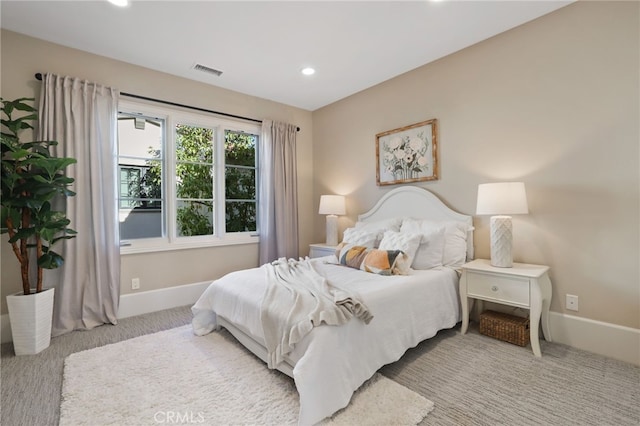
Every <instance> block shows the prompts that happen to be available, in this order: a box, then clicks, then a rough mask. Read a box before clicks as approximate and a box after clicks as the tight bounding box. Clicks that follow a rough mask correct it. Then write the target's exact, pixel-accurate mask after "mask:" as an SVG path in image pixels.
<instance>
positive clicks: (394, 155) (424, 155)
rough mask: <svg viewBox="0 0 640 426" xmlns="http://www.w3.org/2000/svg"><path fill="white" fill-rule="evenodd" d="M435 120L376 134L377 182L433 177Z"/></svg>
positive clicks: (434, 176) (434, 168)
mask: <svg viewBox="0 0 640 426" xmlns="http://www.w3.org/2000/svg"><path fill="white" fill-rule="evenodd" d="M435 126H436V121H435V119H434V120H429V121H425V122H422V123H418V124H414V125H411V126H407V127H404V128H401V129H396V130H390V131H388V132H384V133H381V134H379V135H377V140H376V142H377V152H376V154H377V157H378V165H377V166H378V167H377V169H378V170H377V177H378V182H377V183H378V185H390V184H395V183H404V182H417V181H423V180H433V179H437V167H436V155H435V154H436V128H435Z"/></svg>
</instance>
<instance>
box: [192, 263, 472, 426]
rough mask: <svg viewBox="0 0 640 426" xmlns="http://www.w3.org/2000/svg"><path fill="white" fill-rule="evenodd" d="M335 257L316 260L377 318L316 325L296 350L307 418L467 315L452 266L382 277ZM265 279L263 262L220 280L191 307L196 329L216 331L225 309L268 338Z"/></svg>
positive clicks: (323, 413)
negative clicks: (264, 327)
mask: <svg viewBox="0 0 640 426" xmlns="http://www.w3.org/2000/svg"><path fill="white" fill-rule="evenodd" d="M335 261H336V259H335V257H334V256H328V257H324V258H319V259H313V260H312V262H314V267H315V268H316V270H317V271H318V272H319V273H320V274H321V275H323V276H325V277H326V278H327V280H328V281H329V282H340V286H341V287H343V288H349V290H350V291H351V292H352V293H353V294H356V295H358V296H359V298H360V300H361V301H362V302H363V303H364V304H366V305H367V306H368V308H369V311H370V312H371V314H372V315H373V317H374V318H373V320H371V322H370V323H369V324H365V323H364V322H363V321H360V320H358V319H355V318H354V319H352V320H351V321H349V322H348V323H347V324H345V325H343V326H338V327H334V326H319V327H316V328H314V329H313V330H312V331H311V332H310V333H309V334H308V335H307V336H306V337H305V338H304V339H303V340H302V341H301V342H300V343H298V344H297V345H296V347H295V349H294V350H293V352H291V353H290V354H289V358H290V359H291V360H292V361H293V362H295V366H294V369H293V378H294V380H295V383H296V387H297V389H298V393H299V395H300V414H299V420H298V421H299V424H302V425H311V424H315V423H317V422H319V421H321V420H322V419H324V418H325V417H328V416H331V415H332V414H333V413H335V412H336V411H338V410H339V409H341V408H344V407H346V406H347V405H348V403H349V400H350V399H351V396H352V395H353V392H354V391H355V390H356V389H358V388H359V387H360V385H362V383H364V382H365V381H366V380H367V379H369V378H370V377H371V376H372V375H373V374H374V373H375V372H376V371H377V370H378V369H379V368H380V367H382V366H383V365H385V364H388V363H391V362H394V361H397V360H398V359H400V357H401V356H402V355H403V354H404V352H405V351H406V350H407V349H409V348H412V347H414V346H416V345H417V344H418V343H419V342H421V341H422V340H424V339H428V338H430V337H433V336H434V335H435V334H436V333H437V332H438V330H441V329H445V328H451V327H453V326H454V325H455V324H456V323H457V322H458V321H460V304H459V298H458V274H457V273H456V271H455V270H453V269H449V268H442V269H440V270H427V271H412V272H411V275H408V276H380V275H376V274H371V273H367V272H363V271H360V270H356V269H351V268H348V267H345V266H340V265H333V264H330V263H328V262H335ZM265 284H266V272H265V270H264V268H254V269H248V270H243V271H238V272H233V273H230V274H228V275H226V276H224V277H222V278H220V279H219V280H216V281H214V282H213V283H212V284H211V285H210V286H209V287H208V288H207V290H206V291H205V292H204V293H203V295H202V296H201V297H200V299H199V300H198V301H197V302H196V304H195V305H194V306H193V308H192V311H193V314H194V318H193V322H192V324H193V330H194V332H195V334H197V335H204V334H207V333H210V332H211V331H213V330H214V329H215V328H216V327H217V315H219V316H221V317H223V318H225V319H226V320H228V321H230V322H231V323H234V324H238V325H240V327H241V328H242V329H243V330H245V331H247V332H248V333H249V334H251V335H252V336H253V338H254V339H255V340H257V341H259V342H261V343H262V344H264V333H263V331H262V324H261V320H260V306H261V303H262V298H263V294H264V290H265Z"/></svg>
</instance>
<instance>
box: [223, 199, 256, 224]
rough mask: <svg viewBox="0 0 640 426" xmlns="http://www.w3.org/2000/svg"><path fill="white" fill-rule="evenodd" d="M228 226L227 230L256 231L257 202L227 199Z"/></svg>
mask: <svg viewBox="0 0 640 426" xmlns="http://www.w3.org/2000/svg"><path fill="white" fill-rule="evenodd" d="M226 227H227V232H247V231H256V230H257V229H258V228H257V226H256V203H255V202H245V201H227V202H226Z"/></svg>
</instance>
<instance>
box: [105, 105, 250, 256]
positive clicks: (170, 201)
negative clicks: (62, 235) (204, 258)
mask: <svg viewBox="0 0 640 426" xmlns="http://www.w3.org/2000/svg"><path fill="white" fill-rule="evenodd" d="M118 111H121V112H125V113H128V114H137V113H141V114H142V115H145V116H151V117H157V118H161V119H163V120H164V123H165V128H164V132H165V135H164V146H163V161H164V163H163V176H162V185H163V187H162V190H163V192H162V194H163V197H162V199H163V206H162V207H163V221H164V223H165V226H164V227H165V230H164V231H165V234H166V235H165V236H163V237H160V238H140V239H132V240H122V239H121V240H120V254H123V255H126V254H134V253H149V252H157V251H170V250H181V249H193V248H201V247H215V246H225V245H234V244H255V243H258V242H259V238H258V232H257V230H256V231H251V232H232V233H226V232H225V223H226V217H225V179H224V176H225V163H224V141H225V131H227V130H229V131H235V132H245V133H251V134H255V135H260V125H259V124H258V123H247V122H243V121H235V120H231V119H226V118H221V117H217V116H214V115H209V114H203V113H198V112H192V111H188V110H186V109H182V108H171V107H164V106H159V105H156V104H151V103H147V102H143V101H129V100H122V99H121V100H120V101H119V104H118ZM176 124H185V125H188V126H197V127H206V128H210V129H213V130H214V148H215V149H214V153H213V157H214V159H213V164H214V168H215V170H214V173H215V182H214V191H215V193H214V206H215V207H214V210H215V217H214V221H215V225H214V234H213V235H198V236H189V237H184V236H178V233H177V229H176V185H175V171H176V155H175V147H176V140H175V126H176ZM257 149H258V147H257V146H256V156H257V155H259V153H258V152H257ZM257 176H258V168H257V165H256V177H257ZM256 207H257V206H256ZM256 210H257V209H256ZM116 217H118V216H116ZM258 226H259V224H258Z"/></svg>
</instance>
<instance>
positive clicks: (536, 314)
mask: <svg viewBox="0 0 640 426" xmlns="http://www.w3.org/2000/svg"><path fill="white" fill-rule="evenodd" d="M548 271H549V267H548V266H543V265H529V264H525V263H514V264H513V267H512V268H497V267H495V266H491V262H490V261H489V260H485V259H476V260H474V261H472V262H469V263H466V264H464V265H462V276H461V277H460V302H461V304H462V329H461V332H462V334H465V333H466V332H467V329H468V327H469V299H479V300H486V301H489V302H493V303H500V304H503V305H509V306H516V307H518V308H525V309H529V323H530V327H529V329H530V339H531V349H533V353H534V355H535V356H538V357H539V356H542V353H541V352H540V341H539V340H538V339H539V337H538V327H539V324H540V320H541V319H542V332H543V334H544V338H545V339H546V340H547V341H548V342H551V333H550V332H549V305H550V304H551V280H550V279H549V274H548Z"/></svg>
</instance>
